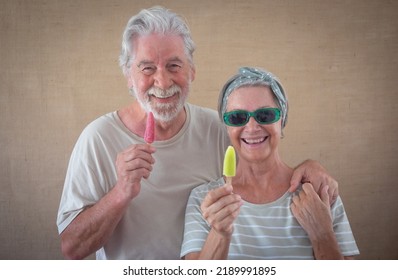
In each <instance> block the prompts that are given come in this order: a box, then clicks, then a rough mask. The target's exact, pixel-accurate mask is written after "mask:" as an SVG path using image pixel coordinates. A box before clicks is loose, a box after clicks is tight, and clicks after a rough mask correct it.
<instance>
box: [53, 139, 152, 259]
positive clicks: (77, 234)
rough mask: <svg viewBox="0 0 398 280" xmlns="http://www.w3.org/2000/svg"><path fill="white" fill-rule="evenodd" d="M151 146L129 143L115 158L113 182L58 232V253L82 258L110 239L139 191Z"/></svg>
mask: <svg viewBox="0 0 398 280" xmlns="http://www.w3.org/2000/svg"><path fill="white" fill-rule="evenodd" d="M153 152H155V149H154V148H153V147H152V146H150V145H146V144H144V145H132V146H130V147H129V148H127V149H126V150H125V151H123V152H121V153H119V154H118V156H117V159H116V171H117V183H116V185H115V187H113V188H112V190H111V191H109V192H108V193H107V194H106V195H105V196H104V197H102V198H101V199H100V200H99V201H98V202H97V203H96V204H94V205H93V206H91V207H88V208H86V209H85V210H83V212H81V213H80V214H79V215H78V216H77V217H76V218H75V219H74V220H73V221H72V222H71V223H70V224H69V225H68V226H67V228H66V229H65V230H64V231H63V232H62V233H61V248H62V253H63V254H64V256H65V257H66V258H68V259H83V258H85V257H87V256H89V255H90V254H92V253H94V252H95V251H96V250H98V249H99V248H101V247H102V246H103V245H104V244H105V243H106V242H107V241H108V239H109V238H110V236H111V235H112V233H113V231H114V230H115V228H116V226H117V224H118V223H119V222H120V220H121V218H122V217H123V215H124V213H125V212H126V210H127V208H128V205H129V204H130V203H131V200H133V199H134V198H135V197H136V196H137V195H138V194H139V192H140V190H141V179H142V178H148V177H149V174H150V172H151V171H152V164H153V163H154V159H153V157H152V153H153Z"/></svg>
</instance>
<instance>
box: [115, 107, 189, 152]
mask: <svg viewBox="0 0 398 280" xmlns="http://www.w3.org/2000/svg"><path fill="white" fill-rule="evenodd" d="M184 109H185V112H186V114H187V118H186V120H185V123H184V125H183V126H182V128H181V129H180V131H179V132H178V133H177V134H176V135H174V136H173V137H172V138H170V139H167V140H163V141H154V142H153V143H152V144H151V145H153V146H154V147H164V146H167V145H170V144H173V143H175V142H176V141H178V140H179V139H180V138H181V137H182V135H183V134H184V133H185V131H186V130H187V129H188V126H189V124H190V122H191V108H190V106H189V104H188V103H187V104H185V105H184ZM113 117H114V119H115V120H116V122H117V123H118V124H119V126H120V127H121V128H122V129H123V131H125V132H126V133H127V134H128V135H129V136H131V137H132V138H133V139H134V140H136V141H137V142H140V143H142V144H144V143H145V140H144V138H142V137H140V136H138V135H137V134H135V133H133V132H131V131H130V130H129V129H128V128H127V127H126V126H125V125H124V123H123V122H122V120H121V119H120V117H119V114H118V113H117V111H114V112H113Z"/></svg>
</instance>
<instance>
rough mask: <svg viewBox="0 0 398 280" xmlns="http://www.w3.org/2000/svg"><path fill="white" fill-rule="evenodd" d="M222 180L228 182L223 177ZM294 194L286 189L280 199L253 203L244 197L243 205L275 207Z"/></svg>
mask: <svg viewBox="0 0 398 280" xmlns="http://www.w3.org/2000/svg"><path fill="white" fill-rule="evenodd" d="M221 179H222V182H224V184H225V183H226V182H225V180H224V178H221ZM291 195H292V194H291V193H290V192H289V191H286V192H285V193H284V194H283V195H282V196H281V197H279V198H278V199H276V200H274V201H271V202H268V203H252V202H249V201H247V200H244V199H242V201H243V205H247V206H249V207H251V208H264V207H267V208H268V207H274V206H275V205H279V204H280V203H281V202H282V201H284V200H285V199H288V198H289V197H290V196H291Z"/></svg>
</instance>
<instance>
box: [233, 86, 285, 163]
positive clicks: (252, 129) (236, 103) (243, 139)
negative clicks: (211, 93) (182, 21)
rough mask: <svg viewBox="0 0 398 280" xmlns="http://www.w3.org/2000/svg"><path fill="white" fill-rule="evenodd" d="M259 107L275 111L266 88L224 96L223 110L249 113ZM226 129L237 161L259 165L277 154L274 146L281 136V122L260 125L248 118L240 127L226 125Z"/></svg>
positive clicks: (238, 90) (237, 90)
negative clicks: (225, 100)
mask: <svg viewBox="0 0 398 280" xmlns="http://www.w3.org/2000/svg"><path fill="white" fill-rule="evenodd" d="M260 108H278V106H277V105H276V103H275V100H274V95H273V94H272V92H271V89H270V88H268V87H266V86H250V87H242V88H238V89H236V90H234V91H233V92H232V93H231V95H230V96H229V97H228V103H227V108H226V111H227V112H230V111H233V110H245V111H249V112H253V111H255V110H257V109H260ZM227 128H228V134H229V137H230V139H231V142H232V144H233V146H234V147H235V149H236V151H237V153H238V155H239V158H240V159H245V160H247V161H249V162H258V161H260V162H261V161H263V160H265V159H267V158H269V157H272V156H277V155H278V145H279V141H280V139H281V135H282V130H281V119H279V120H278V121H277V122H275V123H272V124H266V125H261V124H259V123H257V121H256V120H255V119H254V118H253V117H251V118H250V119H249V122H248V123H247V124H246V125H244V126H240V127H233V126H227Z"/></svg>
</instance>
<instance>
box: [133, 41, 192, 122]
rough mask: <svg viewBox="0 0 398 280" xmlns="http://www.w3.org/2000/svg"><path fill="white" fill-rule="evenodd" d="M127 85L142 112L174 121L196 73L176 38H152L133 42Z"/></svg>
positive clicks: (163, 119) (180, 42)
mask: <svg viewBox="0 0 398 280" xmlns="http://www.w3.org/2000/svg"><path fill="white" fill-rule="evenodd" d="M133 52H134V60H133V62H132V64H131V68H130V73H129V77H128V85H129V87H130V89H131V90H132V91H133V93H134V95H135V97H136V98H137V100H138V102H139V103H140V104H141V106H142V107H143V108H144V110H145V111H152V112H153V114H154V116H155V118H156V119H159V120H162V121H171V120H173V119H174V118H175V117H176V116H177V115H178V113H179V112H180V111H181V109H182V108H183V107H184V104H185V101H186V99H187V97H188V94H189V89H190V84H191V81H192V80H193V78H194V75H195V71H194V69H193V67H192V66H191V64H190V63H189V61H188V58H187V56H186V53H185V50H184V43H183V40H182V38H181V37H180V36H177V35H160V34H151V35H147V36H141V37H138V38H135V39H134V50H133Z"/></svg>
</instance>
